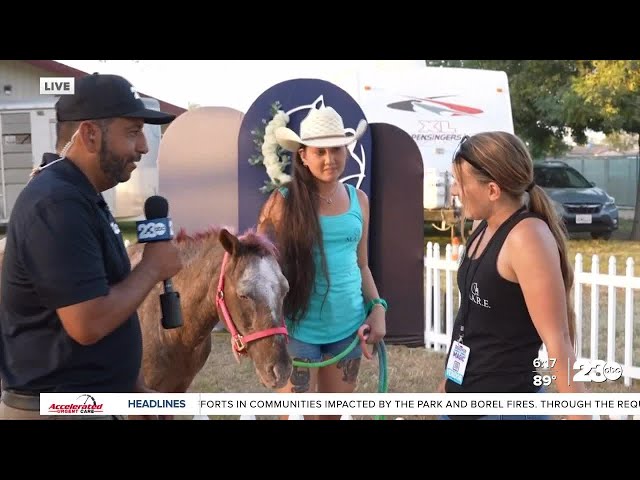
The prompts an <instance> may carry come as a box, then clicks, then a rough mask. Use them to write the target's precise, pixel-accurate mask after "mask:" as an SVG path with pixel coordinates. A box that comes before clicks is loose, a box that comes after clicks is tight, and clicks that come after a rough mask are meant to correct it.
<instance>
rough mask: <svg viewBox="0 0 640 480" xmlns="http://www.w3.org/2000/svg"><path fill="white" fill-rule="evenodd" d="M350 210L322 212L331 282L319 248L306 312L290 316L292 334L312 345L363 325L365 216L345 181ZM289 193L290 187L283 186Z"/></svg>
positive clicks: (322, 225)
mask: <svg viewBox="0 0 640 480" xmlns="http://www.w3.org/2000/svg"><path fill="white" fill-rule="evenodd" d="M345 185H346V187H347V191H348V193H349V210H347V211H346V212H345V213H342V214H339V215H328V216H327V215H320V217H319V218H320V228H321V229H322V240H323V243H324V250H325V257H326V262H327V269H328V273H329V280H330V283H329V284H328V283H327V279H326V278H325V276H324V273H323V270H322V258H321V257H320V253H319V250H318V247H314V252H313V257H314V262H315V269H316V278H315V286H314V288H313V290H312V292H311V298H310V300H309V308H308V310H307V313H306V315H305V316H304V317H303V318H302V319H300V321H299V322H297V324H296V325H293V324H292V323H291V322H290V321H289V319H287V328H288V329H289V332H290V335H291V336H292V337H294V338H296V339H298V340H300V341H303V342H306V343H312V344H326V343H332V342H336V341H338V340H342V339H344V338H346V337H348V336H349V335H352V334H353V333H355V331H356V330H357V329H358V327H360V325H362V323H363V322H364V320H365V305H364V297H363V294H362V275H361V273H360V267H359V266H358V243H359V242H360V239H361V238H362V232H363V225H364V222H363V218H362V211H361V210H360V202H359V201H358V194H357V191H356V188H355V187H353V186H352V185H350V184H348V183H346V184H345ZM280 192H281V193H282V194H283V195H284V196H286V194H287V190H286V189H282V188H281V189H280Z"/></svg>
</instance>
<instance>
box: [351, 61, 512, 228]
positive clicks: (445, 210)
mask: <svg viewBox="0 0 640 480" xmlns="http://www.w3.org/2000/svg"><path fill="white" fill-rule="evenodd" d="M356 100H357V101H358V103H359V104H360V106H361V108H362V109H363V111H364V114H365V116H366V117H367V120H368V121H369V122H370V123H376V122H381V123H388V124H392V125H395V126H397V127H399V128H401V129H403V130H404V131H406V132H407V133H408V134H409V135H410V136H411V138H413V140H414V141H415V142H416V144H417V145H418V147H419V149H420V152H421V154H422V160H423V162H424V196H423V199H424V201H423V203H424V212H425V220H435V221H439V220H441V219H444V218H446V219H447V221H453V220H452V218H453V216H455V215H454V214H453V213H452V212H454V210H455V209H454V207H455V206H454V205H453V204H452V200H451V195H450V185H451V161H452V156H453V153H454V150H455V149H456V147H457V145H458V144H459V142H460V140H461V139H462V137H463V136H464V135H473V134H475V133H478V132H482V131H489V130H501V131H507V132H510V133H513V118H512V112H511V99H510V96H509V82H508V79H507V75H506V73H505V72H501V71H493V70H477V69H465V68H440V67H426V66H425V67H422V68H415V69H409V70H396V71H393V70H383V71H381V70H375V71H361V72H359V73H358V95H357V98H356Z"/></svg>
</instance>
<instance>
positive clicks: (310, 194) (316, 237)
mask: <svg viewBox="0 0 640 480" xmlns="http://www.w3.org/2000/svg"><path fill="white" fill-rule="evenodd" d="M302 148H304V147H302ZM291 177H292V179H291V182H290V183H288V184H287V185H286V187H287V188H288V193H287V195H286V200H285V202H284V212H283V218H282V222H281V225H280V228H278V234H277V238H278V249H279V250H280V255H281V263H282V268H283V272H284V275H285V277H287V280H288V282H289V293H288V294H287V296H286V297H285V299H284V314H285V315H286V316H287V317H288V318H289V319H290V320H291V321H292V322H297V321H299V320H300V319H302V317H304V315H305V314H306V312H307V309H308V307H309V299H310V297H311V293H312V292H313V289H314V288H315V287H316V281H315V279H316V268H315V262H314V255H315V254H319V255H320V258H321V264H322V267H323V273H324V275H325V277H326V279H327V285H328V283H329V274H328V271H327V264H326V257H325V254H324V245H323V242H322V230H321V228H320V221H319V218H318V201H317V199H316V196H315V194H316V193H317V187H316V182H315V180H314V177H313V174H312V173H311V172H310V171H309V169H308V168H307V167H306V166H304V165H303V164H302V159H301V158H300V154H299V153H298V152H295V153H293V154H292V175H291ZM327 288H328V287H327Z"/></svg>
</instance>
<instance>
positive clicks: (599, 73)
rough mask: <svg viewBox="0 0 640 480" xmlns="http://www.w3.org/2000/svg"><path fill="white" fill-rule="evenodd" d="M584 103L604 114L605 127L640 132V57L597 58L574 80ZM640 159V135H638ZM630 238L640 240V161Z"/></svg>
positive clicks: (613, 130) (639, 158)
mask: <svg viewBox="0 0 640 480" xmlns="http://www.w3.org/2000/svg"><path fill="white" fill-rule="evenodd" d="M573 88H574V90H575V92H576V93H577V94H578V95H579V96H580V97H581V98H582V99H583V101H584V103H585V104H587V105H590V106H593V107H595V108H597V109H598V110H599V111H600V114H601V115H602V116H603V125H604V130H606V131H609V132H626V133H630V134H640V61H638V60H594V61H593V62H591V65H590V66H589V68H585V70H584V72H583V74H582V75H580V76H578V77H576V79H575V80H574V82H573ZM637 146H638V161H639V162H640V135H639V136H638V144H637ZM638 172H639V177H638V179H637V182H636V183H637V187H636V207H635V215H634V219H633V227H632V228H631V240H640V165H639V168H638Z"/></svg>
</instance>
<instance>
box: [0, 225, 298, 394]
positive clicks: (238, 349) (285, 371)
mask: <svg viewBox="0 0 640 480" xmlns="http://www.w3.org/2000/svg"><path fill="white" fill-rule="evenodd" d="M173 242H174V243H175V245H176V246H177V248H178V249H179V252H180V257H181V260H182V264H183V268H182V270H181V271H180V272H178V274H177V275H176V276H174V277H173V278H172V282H173V286H174V289H175V291H177V292H178V293H179V295H180V305H181V310H182V318H183V319H184V320H183V325H182V326H180V327H178V328H174V329H165V328H163V326H162V322H161V317H162V312H161V306H160V298H159V297H160V295H161V294H162V293H163V284H162V283H159V284H158V285H156V286H155V287H154V288H153V289H152V290H151V291H150V292H149V294H148V295H147V296H146V297H145V299H144V301H143V302H142V304H141V305H140V306H139V307H138V310H137V312H138V317H139V319H140V327H141V330H142V339H143V360H142V374H143V378H144V381H145V385H146V386H147V387H148V388H150V389H152V390H155V391H158V392H167V393H184V392H186V391H188V389H189V388H190V386H191V383H192V382H193V379H194V378H195V377H196V375H197V374H198V373H199V372H200V370H201V369H202V367H203V366H204V364H205V363H206V361H207V358H208V357H209V354H210V353H211V333H212V330H213V328H214V327H215V326H216V324H217V323H218V322H219V321H221V320H222V321H223V322H224V323H225V326H226V328H227V330H228V331H229V332H230V334H231V345H230V347H231V348H232V349H233V353H234V354H235V355H236V359H237V360H238V361H240V359H242V358H244V357H249V358H250V359H251V360H252V361H253V363H254V368H255V371H256V375H257V377H258V379H259V380H260V382H261V383H262V384H263V385H264V386H265V387H267V388H272V389H277V388H281V387H283V386H284V385H285V384H286V383H287V381H288V379H289V376H290V375H291V372H292V368H293V365H292V361H291V358H290V356H289V354H288V351H287V335H286V333H287V330H286V327H285V326H284V319H283V311H282V310H283V308H282V305H283V299H284V297H285V295H286V294H287V292H288V290H289V284H288V282H287V280H286V278H285V277H284V275H283V274H282V271H281V269H280V266H279V263H278V260H277V250H276V248H275V246H274V245H273V244H272V243H271V242H270V241H269V240H268V238H267V237H266V236H263V235H260V234H257V233H255V232H254V231H253V230H248V231H247V232H246V233H245V234H244V235H241V236H236V235H234V234H232V233H231V232H230V231H229V230H228V229H226V228H219V227H212V228H210V229H208V230H205V231H203V232H200V233H196V234H194V235H188V234H187V233H186V232H185V231H184V230H181V231H180V232H178V234H177V235H176V237H175V239H174V240H173ZM143 249H144V244H141V243H134V244H132V245H130V246H129V247H127V254H128V256H129V259H130V261H131V266H132V268H135V266H136V265H137V264H138V262H139V261H140V259H141V258H142V252H143ZM3 259H4V251H1V252H0V268H1V265H2V261H3Z"/></svg>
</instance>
